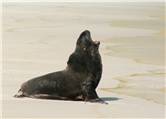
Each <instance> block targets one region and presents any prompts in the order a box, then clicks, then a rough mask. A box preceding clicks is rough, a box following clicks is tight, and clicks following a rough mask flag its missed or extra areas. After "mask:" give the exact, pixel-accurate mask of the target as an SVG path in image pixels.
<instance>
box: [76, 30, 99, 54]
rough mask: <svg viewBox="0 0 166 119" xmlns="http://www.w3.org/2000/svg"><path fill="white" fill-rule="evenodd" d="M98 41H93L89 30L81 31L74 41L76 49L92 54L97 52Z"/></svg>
mask: <svg viewBox="0 0 166 119" xmlns="http://www.w3.org/2000/svg"><path fill="white" fill-rule="evenodd" d="M99 45H100V41H93V40H92V38H91V33H90V31H89V30H85V31H83V32H82V33H81V34H80V36H79V38H78V40H77V43H76V51H79V52H82V53H86V54H90V55H94V54H95V53H98V48H99Z"/></svg>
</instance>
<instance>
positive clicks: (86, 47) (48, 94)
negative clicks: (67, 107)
mask: <svg viewBox="0 0 166 119" xmlns="http://www.w3.org/2000/svg"><path fill="white" fill-rule="evenodd" d="M98 48H99V43H95V42H94V41H92V39H91V36H90V32H89V31H88V30H86V31H84V32H82V33H81V34H80V36H79V38H78V40H77V44H76V49H75V51H74V52H73V53H72V54H71V55H70V57H69V60H68V62H67V67H66V69H65V70H62V71H58V72H53V73H49V74H46V75H44V76H40V77H37V78H34V79H31V80H29V81H27V82H25V83H23V84H22V86H21V89H20V90H19V91H18V94H16V95H15V97H31V98H44V99H62V100H86V101H94V102H96V101H99V102H101V101H102V100H101V99H99V97H98V95H97V93H96V87H97V86H98V83H99V81H100V79H101V75H102V62H101V57H100V54H99V51H98Z"/></svg>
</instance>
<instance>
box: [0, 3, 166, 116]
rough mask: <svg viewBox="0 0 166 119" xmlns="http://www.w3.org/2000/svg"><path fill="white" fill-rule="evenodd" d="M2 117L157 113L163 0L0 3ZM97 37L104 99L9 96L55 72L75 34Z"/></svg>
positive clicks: (160, 111) (160, 112)
mask: <svg viewBox="0 0 166 119" xmlns="http://www.w3.org/2000/svg"><path fill="white" fill-rule="evenodd" d="M2 29H3V35H2V36H3V44H2V46H3V73H2V89H3V93H2V94H3V100H2V103H3V106H2V114H3V118H5V119H6V118H17V119H18V118H27V117H29V118H60V117H61V118H63V117H64V118H65V117H69V118H81V117H85V118H97V117H102V118H106V117H107V118H114V117H116V118H164V116H165V115H164V113H165V110H164V109H165V97H164V96H165V89H166V85H165V70H164V54H165V52H164V45H165V41H164V40H165V39H164V35H165V31H164V4H163V3H137V2H135V3H123V2H119V3H4V4H3V27H2ZM85 29H88V30H90V31H91V35H92V39H93V40H99V41H100V42H101V45H100V53H101V56H102V62H103V70H104V71H103V75H102V79H101V81H100V84H99V86H98V88H97V92H98V94H99V96H100V97H101V98H102V99H103V100H105V101H106V102H108V105H105V104H98V103H89V102H80V101H76V102H75V101H59V100H41V99H30V98H21V99H20V98H14V97H13V95H15V94H16V93H17V91H18V89H19V88H20V86H21V84H22V83H23V82H25V81H27V80H29V79H31V78H34V77H37V76H40V75H43V74H47V73H50V72H55V71H58V70H63V69H65V67H66V65H67V64H66V62H67V60H68V57H69V55H70V54H71V53H72V52H73V51H74V49H75V45H76V40H77V38H78V36H79V34H80V33H81V32H82V31H84V30H85Z"/></svg>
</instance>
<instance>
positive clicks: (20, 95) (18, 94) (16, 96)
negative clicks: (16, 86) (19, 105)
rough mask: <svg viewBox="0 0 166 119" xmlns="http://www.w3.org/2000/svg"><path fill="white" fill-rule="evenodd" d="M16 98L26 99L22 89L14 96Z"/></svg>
mask: <svg viewBox="0 0 166 119" xmlns="http://www.w3.org/2000/svg"><path fill="white" fill-rule="evenodd" d="M14 97H15V98H22V97H25V95H24V93H23V92H22V90H21V89H20V90H19V91H18V92H17V94H15V95H14Z"/></svg>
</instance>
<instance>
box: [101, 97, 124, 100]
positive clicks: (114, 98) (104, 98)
mask: <svg viewBox="0 0 166 119" xmlns="http://www.w3.org/2000/svg"><path fill="white" fill-rule="evenodd" d="M101 99H102V100H104V101H117V100H120V99H121V98H117V97H101Z"/></svg>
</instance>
